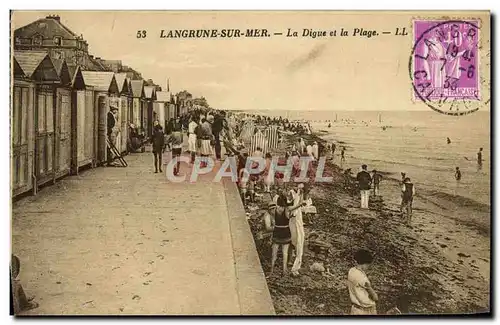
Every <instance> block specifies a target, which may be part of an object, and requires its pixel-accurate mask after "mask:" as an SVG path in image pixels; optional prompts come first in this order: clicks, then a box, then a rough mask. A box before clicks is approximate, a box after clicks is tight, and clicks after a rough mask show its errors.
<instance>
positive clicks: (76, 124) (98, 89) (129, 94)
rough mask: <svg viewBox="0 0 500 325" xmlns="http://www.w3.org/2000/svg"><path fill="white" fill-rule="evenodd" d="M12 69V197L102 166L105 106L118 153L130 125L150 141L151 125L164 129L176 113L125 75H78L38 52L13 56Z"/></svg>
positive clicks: (164, 95) (162, 96)
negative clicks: (112, 118)
mask: <svg viewBox="0 0 500 325" xmlns="http://www.w3.org/2000/svg"><path fill="white" fill-rule="evenodd" d="M11 67H12V73H11V75H12V76H13V80H12V83H11V84H12V88H11V90H12V97H11V107H12V111H11V118H12V120H11V139H12V148H11V171H12V172H11V192H12V196H13V197H17V196H19V195H20V194H24V193H29V192H31V193H33V194H36V192H37V189H38V188H39V187H40V186H42V185H44V184H47V183H49V182H52V183H54V182H55V181H56V180H57V179H59V178H61V177H64V176H66V175H70V174H78V172H79V171H80V170H81V169H82V168H85V167H96V166H100V165H102V164H104V163H105V162H106V160H107V157H106V155H107V150H106V149H107V148H106V131H107V113H108V111H109V107H110V104H116V106H117V107H118V109H119V110H118V117H117V123H116V124H117V127H118V136H117V140H116V147H117V149H118V151H120V152H121V153H122V154H126V153H127V140H128V137H129V124H130V123H133V124H134V125H135V126H136V127H137V128H138V129H139V132H142V133H144V135H145V136H150V135H151V132H152V124H153V121H154V120H156V119H157V120H159V121H160V122H161V124H163V125H164V124H165V123H166V121H168V120H169V119H170V118H175V117H176V116H175V115H176V114H180V113H179V110H178V109H176V107H175V105H173V104H172V102H171V95H170V94H169V93H168V92H161V91H158V92H157V91H156V88H155V87H154V86H147V85H145V81H144V80H131V79H130V78H128V77H127V74H126V73H115V72H112V71H83V70H82V69H81V67H79V66H68V65H67V64H66V61H65V60H64V59H54V58H51V57H50V55H49V54H48V53H47V52H46V51H36V50H19V51H14V53H13V57H12V65H11Z"/></svg>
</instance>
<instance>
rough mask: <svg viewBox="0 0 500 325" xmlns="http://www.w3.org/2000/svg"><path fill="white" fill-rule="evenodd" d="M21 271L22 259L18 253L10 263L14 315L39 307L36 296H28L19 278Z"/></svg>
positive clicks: (12, 257) (12, 256)
mask: <svg viewBox="0 0 500 325" xmlns="http://www.w3.org/2000/svg"><path fill="white" fill-rule="evenodd" d="M20 271H21V261H20V260H19V258H18V257H17V256H16V255H13V254H12V255H11V265H10V284H11V297H10V298H11V304H12V308H13V309H14V315H17V314H19V313H21V312H23V311H27V310H30V309H34V308H38V303H36V302H34V301H33V300H34V299H35V297H34V296H31V297H27V296H26V293H25V292H24V289H23V286H22V285H21V281H20V280H19V272H20Z"/></svg>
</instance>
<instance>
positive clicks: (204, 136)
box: [200, 115, 214, 167]
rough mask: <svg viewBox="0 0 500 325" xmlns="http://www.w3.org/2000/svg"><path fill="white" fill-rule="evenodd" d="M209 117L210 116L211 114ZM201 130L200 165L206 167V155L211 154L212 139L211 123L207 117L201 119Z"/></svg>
mask: <svg viewBox="0 0 500 325" xmlns="http://www.w3.org/2000/svg"><path fill="white" fill-rule="evenodd" d="M209 117H212V116H211V115H210V116H209ZM202 121H203V122H202V123H201V132H200V140H201V143H200V155H201V157H202V162H201V167H206V166H207V164H208V157H209V156H210V155H211V154H212V145H211V142H212V140H213V136H214V135H213V133H212V125H211V124H210V122H209V121H208V120H207V119H202Z"/></svg>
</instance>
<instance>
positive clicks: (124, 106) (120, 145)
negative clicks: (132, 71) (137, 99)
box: [115, 73, 132, 154]
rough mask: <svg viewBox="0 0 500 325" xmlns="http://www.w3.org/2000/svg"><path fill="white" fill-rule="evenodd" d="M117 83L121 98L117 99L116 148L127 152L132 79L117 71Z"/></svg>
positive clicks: (123, 152) (121, 151)
mask: <svg viewBox="0 0 500 325" xmlns="http://www.w3.org/2000/svg"><path fill="white" fill-rule="evenodd" d="M115 79H116V84H117V85H118V89H119V90H120V98H119V100H118V101H117V106H118V119H117V122H118V124H119V132H118V135H117V137H116V148H117V149H118V151H120V153H122V154H125V153H126V152H127V140H128V133H129V132H128V131H129V128H128V121H129V117H128V114H129V105H130V102H131V100H130V99H131V97H132V90H131V89H130V81H129V80H128V79H127V74H126V73H115Z"/></svg>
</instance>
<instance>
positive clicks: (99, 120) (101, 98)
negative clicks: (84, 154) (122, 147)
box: [82, 71, 120, 165]
mask: <svg viewBox="0 0 500 325" xmlns="http://www.w3.org/2000/svg"><path fill="white" fill-rule="evenodd" d="M82 75H83V79H84V82H85V84H88V85H91V86H92V87H93V88H94V152H95V158H96V161H95V165H102V164H104V163H105V162H106V159H107V144H106V137H107V114H108V111H109V104H110V101H111V100H110V98H116V97H119V96H120V91H119V89H118V85H117V83H116V79H115V76H114V72H111V71H82Z"/></svg>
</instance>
